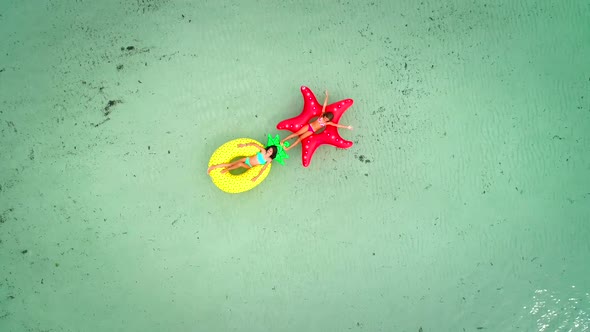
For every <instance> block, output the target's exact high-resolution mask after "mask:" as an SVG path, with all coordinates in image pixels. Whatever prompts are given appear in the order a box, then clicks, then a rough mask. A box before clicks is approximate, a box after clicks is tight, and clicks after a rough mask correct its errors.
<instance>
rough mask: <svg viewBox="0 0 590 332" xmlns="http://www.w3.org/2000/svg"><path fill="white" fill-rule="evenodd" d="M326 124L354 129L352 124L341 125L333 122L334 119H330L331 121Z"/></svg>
mask: <svg viewBox="0 0 590 332" xmlns="http://www.w3.org/2000/svg"><path fill="white" fill-rule="evenodd" d="M326 124H327V125H328V126H334V127H338V128H346V129H350V130H352V126H344V125H341V124H338V123H334V122H332V121H330V122H328V123H326Z"/></svg>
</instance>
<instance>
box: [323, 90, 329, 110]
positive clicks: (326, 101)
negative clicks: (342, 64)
mask: <svg viewBox="0 0 590 332" xmlns="http://www.w3.org/2000/svg"><path fill="white" fill-rule="evenodd" d="M326 105H328V90H326V99H324V107H322V114H324V112H325V111H326Z"/></svg>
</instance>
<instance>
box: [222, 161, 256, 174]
mask: <svg viewBox="0 0 590 332" xmlns="http://www.w3.org/2000/svg"><path fill="white" fill-rule="evenodd" d="M240 167H243V168H250V166H248V165H246V163H243V162H235V163H234V164H233V165H231V166H229V167H226V168H225V169H222V170H221V173H225V172H228V171H231V170H232V169H236V168H240Z"/></svg>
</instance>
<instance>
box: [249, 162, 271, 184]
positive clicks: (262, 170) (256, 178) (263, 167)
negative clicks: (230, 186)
mask: <svg viewBox="0 0 590 332" xmlns="http://www.w3.org/2000/svg"><path fill="white" fill-rule="evenodd" d="M270 163H271V162H270V161H269V162H268V163H266V164H264V166H262V168H261V169H260V172H258V175H256V176H255V177H253V178H252V182H255V181H256V180H258V178H259V177H260V175H261V174H262V172H264V170H265V169H266V167H267V166H268V164H270Z"/></svg>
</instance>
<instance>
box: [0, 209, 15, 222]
mask: <svg viewBox="0 0 590 332" xmlns="http://www.w3.org/2000/svg"><path fill="white" fill-rule="evenodd" d="M12 211H14V208H9V209H7V210H4V212H2V214H0V224H4V223H5V222H6V221H8V215H9V214H10V213H11V212H12Z"/></svg>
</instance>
